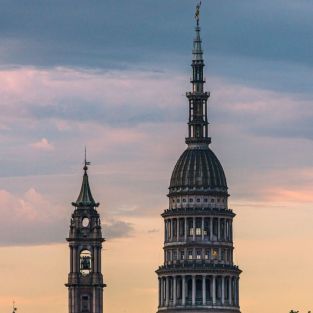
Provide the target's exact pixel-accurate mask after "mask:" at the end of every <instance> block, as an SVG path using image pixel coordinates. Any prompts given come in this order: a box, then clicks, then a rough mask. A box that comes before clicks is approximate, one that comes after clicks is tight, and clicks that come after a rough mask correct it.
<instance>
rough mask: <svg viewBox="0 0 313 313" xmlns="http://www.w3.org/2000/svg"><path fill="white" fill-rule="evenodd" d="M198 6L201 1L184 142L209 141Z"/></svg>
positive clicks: (196, 14) (206, 95) (198, 17)
mask: <svg viewBox="0 0 313 313" xmlns="http://www.w3.org/2000/svg"><path fill="white" fill-rule="evenodd" d="M200 7H201V2H200V3H199V4H197V7H196V13H195V19H196V27H195V32H196V35H195V38H194V40H193V50H192V54H193V58H192V64H191V67H192V79H191V84H192V91H191V92H187V93H186V96H187V98H188V100H189V121H188V137H187V138H186V143H187V144H188V145H192V144H205V145H208V144H210V142H211V138H209V136H208V124H209V123H208V110H207V101H208V98H209V97H210V93H209V92H205V91H204V84H205V79H204V75H203V70H204V66H205V65H204V60H203V50H202V40H201V34H200V31H201V28H200Z"/></svg>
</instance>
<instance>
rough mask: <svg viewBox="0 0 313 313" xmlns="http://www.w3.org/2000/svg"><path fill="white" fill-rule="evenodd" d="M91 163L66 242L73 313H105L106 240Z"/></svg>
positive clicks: (68, 285) (70, 307)
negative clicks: (103, 265) (103, 255)
mask: <svg viewBox="0 0 313 313" xmlns="http://www.w3.org/2000/svg"><path fill="white" fill-rule="evenodd" d="M87 165H89V162H87V161H86V160H85V166H84V176H83V183H82V187H81V190H80V194H79V196H78V198H77V200H76V202H73V203H72V205H73V206H74V207H75V210H74V212H73V214H72V219H71V225H70V233H69V237H68V238H67V239H66V240H67V241H68V242H69V247H70V273H69V274H68V283H67V284H66V286H67V287H68V292H69V293H68V303H69V313H83V312H84V313H103V288H104V287H105V284H104V283H103V276H102V273H101V249H102V243H103V241H104V238H103V237H102V232H101V221H100V216H99V213H98V212H97V210H96V208H97V207H98V206H99V203H96V202H95V200H94V198H93V196H92V194H91V190H90V186H89V181H88V174H87V171H88V167H87Z"/></svg>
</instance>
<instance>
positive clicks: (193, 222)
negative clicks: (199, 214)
mask: <svg viewBox="0 0 313 313" xmlns="http://www.w3.org/2000/svg"><path fill="white" fill-rule="evenodd" d="M192 229H193V233H192V240H193V241H195V240H196V218H195V217H193V219H192Z"/></svg>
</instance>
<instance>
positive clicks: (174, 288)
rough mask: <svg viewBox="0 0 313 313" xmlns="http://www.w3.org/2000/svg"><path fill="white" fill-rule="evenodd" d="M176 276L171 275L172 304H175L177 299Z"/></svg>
mask: <svg viewBox="0 0 313 313" xmlns="http://www.w3.org/2000/svg"><path fill="white" fill-rule="evenodd" d="M176 283H177V281H176V276H174V277H173V305H174V306H176V299H177V286H176Z"/></svg>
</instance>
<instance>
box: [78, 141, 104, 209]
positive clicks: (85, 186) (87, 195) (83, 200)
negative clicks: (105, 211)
mask: <svg viewBox="0 0 313 313" xmlns="http://www.w3.org/2000/svg"><path fill="white" fill-rule="evenodd" d="M90 164H91V163H90V162H88V161H87V152H86V147H85V160H84V167H83V170H84V176H83V182H82V186H81V189H80V193H79V196H78V198H77V200H76V202H73V203H72V204H73V206H76V207H97V206H99V203H96V202H95V200H94V198H93V196H92V193H91V189H90V186H89V179H88V173H87V172H88V165H90Z"/></svg>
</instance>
